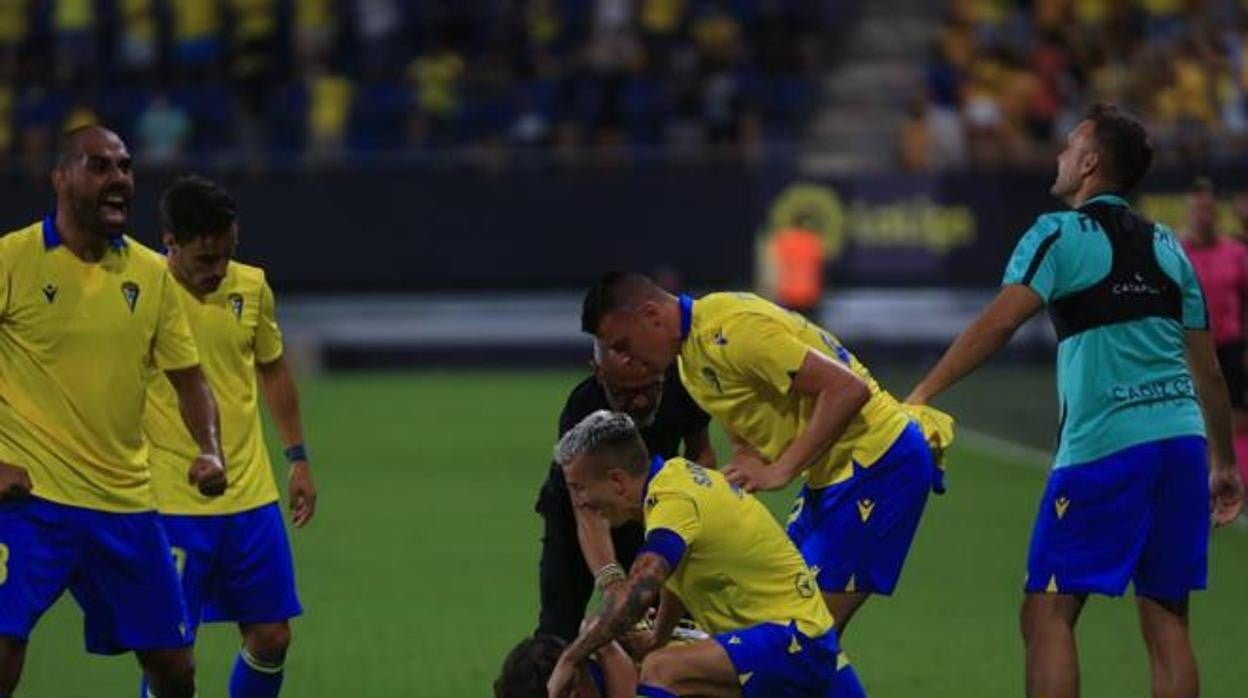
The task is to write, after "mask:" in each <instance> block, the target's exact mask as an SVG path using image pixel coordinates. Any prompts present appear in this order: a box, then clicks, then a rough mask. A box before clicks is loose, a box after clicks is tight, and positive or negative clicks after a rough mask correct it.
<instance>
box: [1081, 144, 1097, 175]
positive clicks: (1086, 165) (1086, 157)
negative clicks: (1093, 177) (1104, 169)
mask: <svg viewBox="0 0 1248 698" xmlns="http://www.w3.org/2000/svg"><path fill="white" fill-rule="evenodd" d="M1100 166H1101V151H1099V150H1097V149H1096V148H1091V149H1089V150H1088V152H1086V153H1084V154H1083V158H1082V159H1081V160H1080V161H1079V173H1080V174H1082V175H1083V176H1084V177H1087V176H1088V175H1090V174H1092V172H1094V171H1095V170H1096V168H1098V167H1100Z"/></svg>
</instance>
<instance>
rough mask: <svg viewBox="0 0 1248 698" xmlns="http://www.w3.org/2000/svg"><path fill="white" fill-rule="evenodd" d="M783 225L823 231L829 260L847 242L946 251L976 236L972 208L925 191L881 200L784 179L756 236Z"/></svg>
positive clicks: (783, 226) (966, 243)
mask: <svg viewBox="0 0 1248 698" xmlns="http://www.w3.org/2000/svg"><path fill="white" fill-rule="evenodd" d="M788 228H805V229H807V230H811V231H813V232H817V233H819V234H820V235H821V236H822V237H823V245H824V251H825V253H826V254H827V258H828V259H829V260H836V259H837V258H839V257H840V256H841V254H842V253H843V252H844V251H845V247H846V245H847V244H850V243H852V244H853V245H856V246H859V247H875V248H879V247H912V248H920V249H924V250H926V251H928V252H930V253H932V254H935V255H946V254H948V253H949V252H951V251H952V250H954V249H957V248H959V247H965V246H966V245H969V244H971V243H973V242H974V241H975V235H976V221H975V213H974V212H973V211H972V210H971V209H970V207H968V206H955V205H949V204H942V203H939V202H935V201H933V200H932V199H931V198H929V197H927V196H925V195H899V196H897V197H894V198H891V199H888V200H886V201H882V202H877V201H864V200H861V199H850V200H849V201H848V203H846V202H845V200H843V199H842V197H841V195H840V193H839V192H837V191H836V189H834V188H833V187H831V186H827V185H824V184H816V183H813V182H798V183H795V184H791V185H789V186H788V187H787V188H786V189H785V190H784V191H782V192H780V194H779V195H778V196H777V197H776V198H775V201H774V202H773V203H772V205H771V208H770V210H769V211H768V214H767V221H766V223H765V224H764V231H763V232H764V234H763V235H762V236H761V238H760V240H765V239H766V238H768V237H770V236H771V235H773V234H775V233H778V232H780V231H782V230H785V229H788Z"/></svg>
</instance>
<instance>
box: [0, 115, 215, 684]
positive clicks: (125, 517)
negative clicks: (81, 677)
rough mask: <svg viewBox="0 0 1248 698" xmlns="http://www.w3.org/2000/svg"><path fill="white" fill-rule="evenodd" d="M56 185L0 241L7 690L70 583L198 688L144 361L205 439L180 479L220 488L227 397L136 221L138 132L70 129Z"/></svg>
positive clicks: (93, 617) (110, 636)
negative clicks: (158, 491)
mask: <svg viewBox="0 0 1248 698" xmlns="http://www.w3.org/2000/svg"><path fill="white" fill-rule="evenodd" d="M52 183H53V185H54V187H55V188H56V210H55V211H54V212H52V213H50V214H49V215H48V216H47V217H46V218H45V219H43V220H42V221H40V222H38V223H35V224H33V225H30V226H28V227H26V228H23V229H22V230H18V231H15V232H12V233H9V234H8V235H6V236H4V237H2V238H0V697H2V698H9V697H10V696H12V695H13V694H14V691H15V690H16V687H17V682H18V679H19V678H20V676H21V671H22V662H23V660H24V659H25V653H26V640H27V638H28V637H29V636H30V631H31V630H32V629H33V627H34V626H35V623H36V622H37V621H38V619H39V617H40V616H41V615H43V613H44V612H45V611H46V610H47V609H48V608H49V607H50V606H51V605H52V604H53V602H55V601H56V599H57V598H58V597H60V596H61V594H62V593H63V592H64V591H65V590H66V589H69V590H70V591H71V592H72V593H73V595H74V598H75V599H77V601H78V604H79V606H81V607H82V609H83V614H84V615H85V617H86V623H85V634H86V645H87V650H88V651H90V652H94V653H99V654H120V653H122V652H126V651H134V652H135V654H136V655H137V656H138V659H139V662H140V664H141V665H142V666H143V669H144V672H145V673H146V675H147V677H148V679H149V680H150V682H151V685H152V693H153V694H154V695H155V696H158V698H191V696H192V695H194V693H195V672H194V665H193V663H192V661H191V649H190V645H191V642H190V638H189V636H188V635H187V618H186V610H185V607H184V606H183V602H182V594H181V590H180V588H179V585H178V576H177V570H176V569H175V568H174V564H173V559H172V558H171V557H170V555H169V543H168V540H167V539H166V537H165V532H164V530H163V529H162V528H161V525H160V520H159V518H158V515H157V514H156V511H155V501H154V498H153V496H152V487H151V483H150V480H151V473H150V470H149V468H148V453H147V448H146V445H145V444H144V441H143V434H142V431H141V430H140V427H139V421H140V419H141V413H142V410H143V403H144V399H145V394H146V389H147V380H148V375H149V371H152V370H159V371H163V372H164V375H165V376H167V380H168V382H169V384H170V386H171V392H173V393H174V394H176V397H175V400H176V402H177V404H178V411H179V413H180V415H181V423H182V424H183V425H184V426H183V428H184V429H185V430H187V431H188V432H189V435H190V436H188V438H189V439H191V444H192V446H191V448H190V449H189V450H188V451H187V452H186V453H185V454H184V455H183V457H182V459H181V460H180V461H179V462H178V463H177V464H176V465H172V466H171V467H174V468H175V469H176V470H177V476H176V477H177V487H178V488H180V489H182V490H185V491H186V492H188V493H189V492H191V491H192V489H193V488H194V487H197V488H198V491H199V493H200V495H203V496H204V497H205V498H207V497H211V496H217V495H220V494H221V492H222V491H224V490H225V485H226V479H225V469H224V466H223V463H222V457H221V446H220V440H219V438H218V431H219V429H218V424H217V410H216V404H215V403H214V401H213V398H212V392H211V390H210V389H209V386H208V382H207V381H206V380H205V379H204V375H203V373H202V372H201V371H200V368H199V355H198V353H197V352H196V350H195V343H194V340H193V339H192V338H191V333H190V329H189V328H188V327H187V323H186V316H185V315H184V314H183V311H182V305H181V303H179V302H178V297H177V295H176V289H175V286H176V282H174V280H173V277H172V276H171V275H170V274H169V272H168V270H167V269H166V268H165V263H164V260H163V259H162V258H161V257H160V255H158V254H156V253H155V252H153V251H152V250H149V249H147V248H145V247H143V246H142V245H140V244H139V243H137V242H135V241H134V240H132V239H130V238H129V237H127V236H126V235H124V231H125V228H126V225H127V220H128V217H129V212H130V200H131V198H132V197H133V195H134V179H133V176H132V175H131V172H130V154H129V152H127V150H126V146H125V144H124V143H122V141H121V139H120V138H118V137H117V136H116V134H114V133H112V132H111V131H108V130H106V129H104V128H100V127H98V126H91V127H87V128H83V129H79V130H76V131H73V132H71V133H69V134H67V135H66V137H65V140H64V142H63V143H62V145H61V150H60V154H59V156H58V160H57V163H56V165H55V167H54V169H53V171H52ZM188 464H189V466H190V470H189V473H188V470H187V468H188ZM188 479H189V483H188Z"/></svg>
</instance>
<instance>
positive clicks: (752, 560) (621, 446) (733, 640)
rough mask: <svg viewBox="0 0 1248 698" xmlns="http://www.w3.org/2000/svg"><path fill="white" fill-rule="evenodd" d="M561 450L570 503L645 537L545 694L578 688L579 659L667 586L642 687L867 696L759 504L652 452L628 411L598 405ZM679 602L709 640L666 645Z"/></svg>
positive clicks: (672, 692)
mask: <svg viewBox="0 0 1248 698" xmlns="http://www.w3.org/2000/svg"><path fill="white" fill-rule="evenodd" d="M555 459H556V461H558V462H559V464H560V466H561V467H562V468H563V472H564V476H565V478H566V480H567V483H568V489H569V491H570V492H571V494H572V498H573V501H574V502H575V503H576V504H577V505H578V506H584V507H587V508H589V509H591V510H593V511H596V512H598V513H599V514H601V515H602V516H604V517H605V518H606V519H607V520H608V521H609V522H610V523H611V524H612V525H613V526H618V525H619V524H621V523H623V522H625V521H640V522H642V523H643V524H644V525H645V529H646V543H645V545H644V546H643V548H642V550H641V552H640V553H639V554H638V556H637V559H636V561H635V562H634V563H633V567H632V570H631V572H630V574H629V578H628V580H627V582H625V583H624V584H621V585H617V586H616V587H614V588H613V589H612V592H611V593H610V594H608V595H607V596H606V598H605V599H604V601H603V611H602V613H601V615H600V616H599V618H598V620H597V622H596V623H594V624H593V625H592V626H591V627H589V628H588V629H586V630H585V631H584V632H582V633H581V635H580V636H579V637H578V638H577V639H576V640H575V641H574V642H573V643H572V644H571V645H570V646H569V647H568V648H567V649H566V650H565V651H564V652H563V654H562V655H561V656H560V658H559V660H558V662H557V663H556V664H555V667H554V669H553V671H552V673H551V677H550V681H549V683H548V685H547V688H548V692H549V693H548V694H549V696H550V697H551V698H561V697H564V696H570V695H574V694H573V693H572V691H573V690H575V688H576V685H577V679H578V676H579V674H580V672H581V665H582V663H583V662H584V661H585V660H586V659H588V658H589V657H590V656H591V655H592V654H593V653H594V652H596V651H598V650H599V649H600V648H602V647H604V646H606V645H607V644H608V643H610V642H611V641H612V640H614V639H615V638H617V637H619V636H622V635H624V634H626V633H628V632H630V631H632V630H633V628H634V626H635V624H636V623H637V621H638V620H640V619H641V617H642V615H643V614H644V613H645V610H646V609H647V608H649V607H650V606H651V605H653V604H654V602H655V601H656V600H658V599H659V597H660V594H661V590H662V589H663V588H664V586H666V589H667V593H663V594H662V600H663V602H662V604H661V605H660V610H659V616H658V619H657V620H656V623H655V628H654V631H653V637H652V638H650V639H649V641H648V642H647V643H645V644H646V645H648V646H649V647H659V648H661V649H656V650H653V651H651V652H649V653H648V654H646V655H645V657H644V659H643V660H642V664H641V677H640V685H639V686H638V688H637V695H640V696H681V695H699V696H745V697H746V698H752V697H754V696H758V697H760V698H762V697H764V696H765V697H766V698H802V697H806V696H810V697H812V698H824V697H831V696H836V697H837V698H840V697H842V696H847V697H856V696H863V695H865V694H864V692H863V690H862V686H861V685H860V684H859V683H858V678H857V676H856V675H855V674H854V671H853V669H852V668H851V667H850V666H849V664H848V660H846V658H845V656H844V654H842V653H841V651H840V647H839V643H838V640H837V634H836V630H835V629H834V627H833V625H834V624H833V621H832V616H831V614H830V613H829V612H828V609H827V606H825V605H824V603H823V599H822V597H821V596H820V595H819V587H818V585H817V584H816V583H815V580H814V576H813V575H812V574H811V571H810V569H809V568H808V567H807V566H806V563H805V562H804V561H803V560H802V556H801V555H800V554H799V553H798V551H797V548H795V547H794V546H793V543H792V542H790V541H789V539H788V537H787V536H785V534H784V531H783V530H782V529H781V528H780V525H779V523H777V522H776V520H775V519H774V518H773V517H772V515H771V513H770V512H769V511H767V509H766V507H764V506H763V505H762V503H761V502H759V501H758V500H757V499H755V498H754V497H753V496H751V495H749V494H746V493H745V491H744V490H742V489H740V488H738V487H734V486H733V485H731V484H729V483H728V481H727V480H725V479H724V476H723V475H722V474H720V473H718V472H716V471H713V470H707V469H706V468H703V467H701V466H699V465H697V464H695V463H691V462H689V461H687V460H685V459H683V458H673V459H671V460H668V461H664V460H663V459H662V458H654V459H651V458H650V456H649V454H648V453H647V452H646V447H645V445H644V444H643V443H642V441H641V437H640V436H639V435H638V433H637V427H636V426H635V425H634V424H633V421H632V420H631V419H629V417H628V416H627V415H624V414H618V413H612V412H608V411H605V410H602V411H598V412H595V413H593V414H591V415H589V416H588V417H586V418H585V419H584V420H582V421H581V422H580V423H579V424H577V425H576V427H574V428H573V429H572V430H571V431H569V432H568V433H567V434H565V435H564V437H563V438H562V439H561V440H560V441H559V445H558V446H557V447H556V449H555ZM724 579H731V580H733V583H732V584H727V585H725V584H724V583H723V580H724ZM686 608H687V609H688V611H689V613H690V614H691V615H692V616H693V618H694V620H695V621H697V623H698V625H699V626H701V627H702V628H704V629H705V630H706V631H707V632H709V633H711V635H712V637H711V638H709V639H706V640H701V641H697V642H693V643H690V644H685V645H667V640H668V639H669V638H670V636H671V634H672V630H673V629H674V628H675V626H676V620H677V619H678V618H680V616H681V615H683V613H684V611H685V609H686ZM665 645H666V646H665Z"/></svg>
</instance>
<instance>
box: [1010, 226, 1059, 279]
mask: <svg viewBox="0 0 1248 698" xmlns="http://www.w3.org/2000/svg"><path fill="white" fill-rule="evenodd" d="M1061 235H1062V229H1061V228H1058V229H1057V230H1055V231H1053V232H1052V233H1051V234H1050V235H1049V236H1048V237H1046V238H1045V239H1044V240H1043V241H1042V242H1041V243H1040V246H1039V247H1037V248H1036V254H1035V256H1033V257H1032V258H1031V264H1029V265H1027V273H1026V274H1023V279H1022V281H1020V282H1019V283H1020V284H1022V285H1023V286H1030V285H1031V280H1032V279H1033V278H1035V276H1036V272H1038V271H1040V265H1041V264H1042V263H1043V262H1044V256H1045V255H1047V254H1048V253H1049V248H1050V247H1052V246H1053V243H1055V242H1057V239H1058V238H1059V237H1061Z"/></svg>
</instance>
